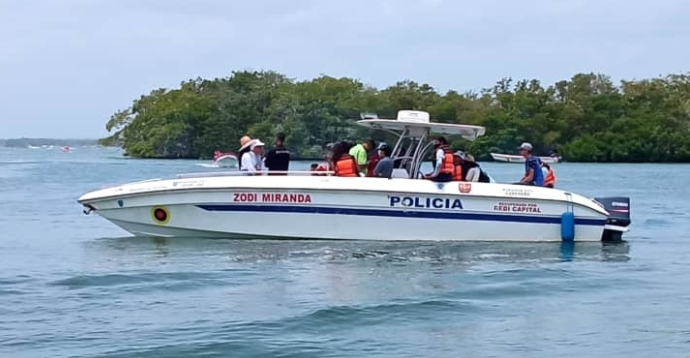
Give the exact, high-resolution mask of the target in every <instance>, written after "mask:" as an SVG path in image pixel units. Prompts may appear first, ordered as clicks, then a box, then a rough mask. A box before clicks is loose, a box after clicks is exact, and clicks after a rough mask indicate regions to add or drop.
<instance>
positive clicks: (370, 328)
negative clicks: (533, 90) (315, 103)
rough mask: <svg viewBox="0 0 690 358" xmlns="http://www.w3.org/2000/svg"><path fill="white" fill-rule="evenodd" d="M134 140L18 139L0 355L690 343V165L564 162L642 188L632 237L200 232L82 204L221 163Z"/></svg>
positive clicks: (6, 217)
mask: <svg viewBox="0 0 690 358" xmlns="http://www.w3.org/2000/svg"><path fill="white" fill-rule="evenodd" d="M120 154H121V153H120V152H118V151H116V150H112V149H95V148H77V149H75V150H74V151H73V152H71V153H68V154H65V153H61V152H59V151H57V150H54V151H47V150H31V149H7V148H0V357H13V358H14V357H118V358H124V357H230V356H243V357H244V356H249V357H264V356H281V357H344V356H358V357H364V356H366V357H420V356H429V357H536V356H543V357H547V356H548V357H584V356H595V357H604V356H605V357H648V356H652V355H654V356H659V357H687V356H688V353H687V352H689V351H690V323H689V322H690V310H688V309H687V307H688V305H689V304H690V275H688V272H689V271H690V244H689V240H690V221H689V220H688V209H689V207H690V190H687V189H686V188H685V187H684V186H682V185H683V184H685V183H687V182H688V178H690V166H687V165H625V164H617V165H592V164H559V165H557V166H556V170H557V176H558V179H559V186H561V187H566V188H569V189H572V190H574V191H575V192H578V193H582V194H585V195H588V196H598V195H629V196H631V197H632V205H633V207H632V209H633V220H634V221H633V226H632V232H630V233H629V235H627V239H628V242H627V243H625V244H618V245H602V244H600V243H594V244H583V245H581V244H577V245H575V246H574V247H568V246H561V245H559V244H524V243H523V244H508V243H501V244H487V243H372V242H367V243H364V242H356V241H351V242H324V241H293V242H279V241H232V240H190V239H187V240H183V239H141V238H133V237H130V236H129V235H127V234H126V233H125V232H123V231H122V230H120V229H118V228H117V227H115V226H113V225H112V224H110V223H108V222H107V221H105V220H104V219H102V218H100V217H98V216H93V215H92V216H84V215H82V214H81V208H80V207H79V205H78V204H77V203H76V202H75V199H76V198H77V197H78V196H79V195H80V194H82V193H84V192H87V191H90V190H93V189H95V188H98V187H100V186H104V185H109V184H117V183H123V182H128V181H132V180H139V179H148V178H152V177H166V176H169V175H173V174H176V173H181V172H191V171H200V170H201V171H212V169H208V168H203V167H201V166H200V164H204V163H206V162H200V161H161V160H132V159H123V158H121V157H120ZM308 164H309V163H300V164H299V166H300V167H301V168H307V167H308ZM484 166H485V168H486V169H487V170H488V171H489V172H490V174H491V175H492V176H494V177H495V178H496V179H497V180H499V181H514V180H516V179H517V178H519V176H520V174H521V170H522V167H521V166H520V165H511V164H493V163H486V164H485V165H484ZM303 224H305V225H307V224H308V223H303Z"/></svg>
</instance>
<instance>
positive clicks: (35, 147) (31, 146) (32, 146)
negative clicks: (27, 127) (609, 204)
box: [27, 145, 41, 149]
mask: <svg viewBox="0 0 690 358" xmlns="http://www.w3.org/2000/svg"><path fill="white" fill-rule="evenodd" d="M27 148H29V149H40V148H41V147H37V146H35V145H29V146H27Z"/></svg>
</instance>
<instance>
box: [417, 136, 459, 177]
mask: <svg viewBox="0 0 690 358" xmlns="http://www.w3.org/2000/svg"><path fill="white" fill-rule="evenodd" d="M434 146H435V147H436V154H435V158H436V160H435V168H434V171H433V172H432V173H430V174H427V175H425V176H424V179H431V180H433V181H435V182H441V183H443V182H449V181H452V180H453V173H454V172H455V164H454V163H455V158H454V156H453V151H452V150H450V147H449V146H448V141H446V138H444V137H438V138H436V139H434Z"/></svg>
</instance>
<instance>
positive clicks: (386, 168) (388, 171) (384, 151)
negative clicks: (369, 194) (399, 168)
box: [371, 143, 393, 179]
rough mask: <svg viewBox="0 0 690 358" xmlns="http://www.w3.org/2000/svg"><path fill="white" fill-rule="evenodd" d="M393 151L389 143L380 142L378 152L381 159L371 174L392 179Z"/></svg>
mask: <svg viewBox="0 0 690 358" xmlns="http://www.w3.org/2000/svg"><path fill="white" fill-rule="evenodd" d="M392 152H393V149H391V147H390V146H389V145H388V144H386V143H381V144H379V147H378V154H377V156H378V157H379V160H378V162H377V163H376V167H375V168H374V170H373V173H372V175H371V176H373V177H376V178H388V179H390V178H391V177H392V176H393V159H391V153H392Z"/></svg>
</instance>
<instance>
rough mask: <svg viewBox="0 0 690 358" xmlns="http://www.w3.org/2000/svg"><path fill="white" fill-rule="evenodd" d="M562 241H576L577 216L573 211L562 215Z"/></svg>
mask: <svg viewBox="0 0 690 358" xmlns="http://www.w3.org/2000/svg"><path fill="white" fill-rule="evenodd" d="M561 240H563V241H573V240H575V214H574V213H573V212H572V211H568V212H565V213H563V215H561Z"/></svg>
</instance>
